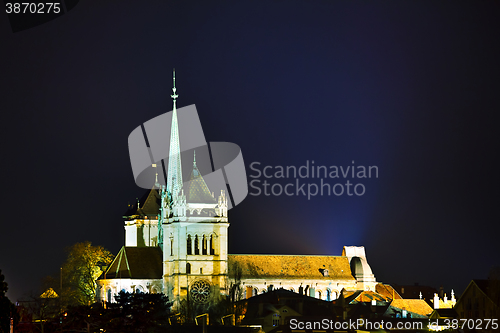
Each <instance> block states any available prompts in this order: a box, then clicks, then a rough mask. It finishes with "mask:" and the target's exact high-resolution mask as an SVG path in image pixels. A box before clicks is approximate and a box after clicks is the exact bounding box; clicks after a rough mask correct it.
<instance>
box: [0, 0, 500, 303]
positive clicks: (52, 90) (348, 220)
mask: <svg viewBox="0 0 500 333" xmlns="http://www.w3.org/2000/svg"><path fill="white" fill-rule="evenodd" d="M499 17H500V2H499V1H493V0H491V1H488V0H485V1H400V0H398V1H358V0H352V1H332V0H329V1H318V0H315V1H203V2H189V4H188V3H187V2H184V1H159V0H157V1H156V0H148V1H110V0H108V1H81V2H80V3H79V4H78V5H77V6H76V7H75V8H73V9H72V10H71V11H69V12H67V13H66V14H64V15H63V16H61V17H59V18H57V19H55V20H53V21H50V22H48V23H45V24H43V25H40V26H37V27H34V28H32V29H28V30H24V31H20V32H17V33H13V32H12V30H11V27H10V25H9V21H8V18H7V15H6V14H0V60H1V61H0V89H1V92H2V93H1V99H0V110H1V114H2V122H3V125H2V131H1V136H2V174H3V176H2V191H1V196H2V197H1V205H2V207H3V209H2V211H3V212H2V220H1V231H0V269H1V270H2V272H3V274H4V275H5V277H6V281H7V282H8V284H9V288H10V290H9V292H8V294H7V295H8V296H9V297H10V298H11V300H13V301H15V300H17V299H18V298H20V297H22V296H23V295H28V294H29V293H30V291H32V292H33V293H38V292H39V291H40V285H41V280H42V278H43V277H44V276H46V275H49V274H58V272H59V267H60V266H61V264H62V262H63V261H64V259H65V256H66V253H65V248H66V247H68V246H71V245H72V244H74V243H76V242H82V241H87V240H88V241H91V242H92V243H93V244H94V245H102V246H104V247H106V248H107V249H109V250H110V251H111V252H113V253H114V254H116V253H117V252H118V250H119V249H120V247H121V246H122V245H123V244H124V229H123V219H122V215H123V213H124V212H125V211H126V209H127V204H128V203H133V202H134V201H135V198H137V197H141V196H142V195H143V193H144V191H145V190H143V189H141V188H139V187H137V186H136V185H135V182H134V178H133V174H132V169H131V166H130V159H129V153H128V146H127V145H128V141H127V140H128V135H129V134H130V132H131V131H132V130H133V129H135V128H136V127H137V126H139V125H141V124H142V123H144V122H145V121H147V120H149V119H151V118H153V117H156V116H158V115H160V114H162V113H165V112H168V111H170V110H171V109H172V101H171V98H170V94H171V87H172V69H173V68H175V69H176V75H177V88H178V90H177V92H178V94H179V96H180V97H179V99H178V107H183V106H187V105H191V104H195V105H196V108H197V110H198V114H199V117H200V120H201V124H202V126H203V130H204V133H205V137H206V139H207V141H212V142H214V141H227V142H233V143H235V144H237V145H239V146H240V148H241V150H242V153H243V158H244V161H245V164H246V166H247V175H248V176H250V175H255V172H253V171H252V170H251V169H250V168H249V166H250V164H251V163H252V162H260V163H261V166H262V167H263V166H266V165H271V166H277V165H282V166H296V167H300V166H302V165H305V163H306V161H310V162H311V161H314V163H315V165H325V166H330V165H337V166H349V165H352V161H354V162H355V165H365V166H373V165H375V166H377V167H378V170H379V177H378V178H372V179H363V180H361V181H362V183H363V184H364V185H365V187H366V193H365V194H364V195H363V196H347V195H343V196H339V197H336V196H316V197H313V198H311V200H308V199H307V198H306V197H304V196H292V197H288V196H285V195H282V196H265V195H260V196H252V195H249V196H248V197H247V198H246V199H245V200H244V201H243V202H242V203H241V204H240V205H238V206H237V207H235V208H234V209H232V210H230V212H229V221H230V223H231V226H230V228H229V253H234V254H238V253H270V254H330V255H340V254H341V251H342V247H343V246H344V245H362V246H365V249H366V253H367V259H368V262H369V264H370V265H371V267H372V270H373V272H374V274H375V276H376V278H377V281H382V282H385V283H397V284H413V283H414V282H419V283H420V284H426V285H431V286H434V287H439V286H440V285H443V286H444V288H445V290H446V291H447V292H449V290H450V289H452V288H453V289H455V291H457V292H458V293H460V292H461V291H463V289H464V288H465V287H466V285H467V284H468V282H469V281H470V280H471V279H473V278H486V277H487V276H488V272H489V270H490V269H491V267H493V266H495V265H500V259H499V258H498V254H499V253H500V251H499V250H500V242H499V241H498V239H499V229H500V228H499V222H500V213H499V210H498V208H497V206H498V200H499V185H500V179H499V176H498V175H499V160H500V159H499V149H498V148H499V142H500V141H499V139H500V138H499V134H498V125H499V122H498V116H497V115H498V113H499V112H500V99H499V92H500V61H499V59H500V38H499V37H500V20H499ZM190 162H191V161H188V162H187V163H190ZM251 179H252V178H249V180H251ZM260 179H261V180H263V178H260ZM269 181H271V182H273V183H276V182H278V183H280V184H283V185H285V184H286V183H288V182H295V179H291V180H290V179H288V180H287V179H281V180H276V179H271V180H269ZM304 181H307V182H314V183H318V181H319V180H317V179H316V180H304ZM327 181H329V182H331V183H335V182H342V183H344V182H345V180H343V179H340V180H334V179H329V180H327ZM358 181H359V180H355V182H358ZM250 191H251V192H255V190H252V189H250Z"/></svg>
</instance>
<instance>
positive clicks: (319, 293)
mask: <svg viewBox="0 0 500 333" xmlns="http://www.w3.org/2000/svg"><path fill="white" fill-rule="evenodd" d="M318 298H319V299H321V291H319V290H318Z"/></svg>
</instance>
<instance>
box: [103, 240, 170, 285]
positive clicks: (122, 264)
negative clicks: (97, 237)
mask: <svg viewBox="0 0 500 333" xmlns="http://www.w3.org/2000/svg"><path fill="white" fill-rule="evenodd" d="M162 256H163V255H162V251H161V249H160V248H159V247H156V246H155V247H130V246H127V247H126V246H124V247H122V248H121V250H120V252H118V254H117V255H116V257H115V259H114V260H113V262H112V263H111V265H110V266H109V268H108V269H107V270H106V273H105V274H103V275H101V277H100V279H119V278H123V279H161V277H162V272H163V268H162Z"/></svg>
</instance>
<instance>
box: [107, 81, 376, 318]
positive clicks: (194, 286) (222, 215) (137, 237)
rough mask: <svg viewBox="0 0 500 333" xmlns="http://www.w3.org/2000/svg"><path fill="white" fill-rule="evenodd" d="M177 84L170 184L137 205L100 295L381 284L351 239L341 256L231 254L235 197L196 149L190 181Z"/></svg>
mask: <svg viewBox="0 0 500 333" xmlns="http://www.w3.org/2000/svg"><path fill="white" fill-rule="evenodd" d="M172 90H173V95H172V96H171V97H172V99H173V111H172V112H171V117H172V120H171V128H170V147H169V158H168V173H167V176H168V177H167V184H166V186H164V185H160V184H159V183H158V179H156V183H155V186H154V187H153V188H152V189H151V190H149V191H147V193H146V194H145V195H144V196H143V197H142V198H141V199H139V200H137V202H136V203H134V204H133V205H129V209H128V211H127V212H126V213H125V214H124V220H125V221H124V224H125V225H124V227H125V246H123V247H122V248H121V250H120V251H119V253H118V254H117V255H116V257H115V258H114V260H113V262H112V263H111V265H110V266H108V267H107V269H106V270H105V272H104V273H103V275H102V276H101V277H100V278H99V279H98V280H97V289H98V290H97V297H98V299H99V300H100V301H108V302H113V301H114V296H115V295H116V294H118V292H120V291H121V290H123V291H127V292H149V293H164V294H165V295H167V296H168V297H169V299H170V300H171V301H173V307H174V309H175V308H178V307H179V306H180V304H181V302H182V301H189V302H192V303H196V304H199V305H203V306H207V307H209V306H211V305H214V304H216V303H217V302H219V301H220V300H221V299H222V298H224V297H227V296H228V295H229V294H230V290H233V291H234V288H235V287H236V288H237V291H238V292H237V295H238V297H240V298H249V297H251V296H254V295H257V294H261V293H264V292H267V291H270V290H273V289H280V288H283V289H286V290H291V291H294V292H297V293H300V294H303V295H307V296H311V297H316V298H319V299H323V300H327V301H330V300H335V299H336V298H337V297H339V294H340V292H341V291H342V289H346V290H375V285H376V283H377V282H376V280H375V276H374V275H373V273H372V271H371V268H370V266H369V265H368V262H367V260H366V254H365V251H364V248H363V247H354V246H347V247H344V249H343V252H342V255H341V256H313V255H252V254H228V251H227V248H228V246H227V244H228V228H229V220H228V197H227V195H226V193H225V191H224V190H221V192H220V193H217V195H215V193H213V192H210V189H209V187H208V186H207V183H206V182H205V180H204V178H203V175H202V173H201V172H200V170H199V169H198V167H197V164H196V153H195V152H193V155H192V158H193V159H192V161H189V162H190V164H191V163H192V167H191V173H190V176H189V179H188V180H186V181H184V179H183V172H182V162H183V161H182V158H181V142H180V140H179V126H178V119H177V109H176V101H177V97H178V95H177V94H176V87H175V74H174V87H173V88H172ZM166 130H168V129H166ZM235 223H237V221H236V222H235Z"/></svg>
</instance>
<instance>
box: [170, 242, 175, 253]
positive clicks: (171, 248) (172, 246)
mask: <svg viewBox="0 0 500 333" xmlns="http://www.w3.org/2000/svg"><path fill="white" fill-rule="evenodd" d="M170 255H171V256H173V255H174V239H173V238H170Z"/></svg>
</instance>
